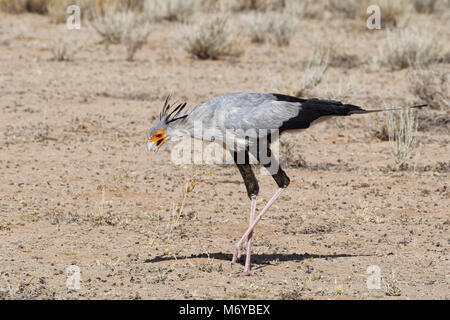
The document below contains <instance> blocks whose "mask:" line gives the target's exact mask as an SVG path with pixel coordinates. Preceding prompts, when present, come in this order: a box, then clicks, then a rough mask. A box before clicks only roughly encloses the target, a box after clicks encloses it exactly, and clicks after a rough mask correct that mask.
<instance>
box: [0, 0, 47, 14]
mask: <svg viewBox="0 0 450 320" xmlns="http://www.w3.org/2000/svg"><path fill="white" fill-rule="evenodd" d="M47 1H48V0H0V9H1V10H2V11H6V12H10V13H22V12H26V11H28V12H36V13H41V14H44V13H46V12H47Z"/></svg>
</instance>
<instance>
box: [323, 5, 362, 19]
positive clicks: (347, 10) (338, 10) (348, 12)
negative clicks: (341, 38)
mask: <svg viewBox="0 0 450 320" xmlns="http://www.w3.org/2000/svg"><path fill="white" fill-rule="evenodd" d="M358 6H359V1H358V0H346V1H342V0H328V1H327V9H328V10H329V11H331V12H332V13H334V14H337V15H339V16H342V17H344V18H347V19H354V18H355V17H356V11H357V10H358Z"/></svg>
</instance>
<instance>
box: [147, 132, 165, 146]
mask: <svg viewBox="0 0 450 320" xmlns="http://www.w3.org/2000/svg"><path fill="white" fill-rule="evenodd" d="M166 139H167V137H165V131H164V130H158V131H156V132H155V134H154V135H153V136H152V137H151V138H149V139H148V142H154V143H156V146H157V147H160V146H161V145H162V144H163V143H164V142H166Z"/></svg>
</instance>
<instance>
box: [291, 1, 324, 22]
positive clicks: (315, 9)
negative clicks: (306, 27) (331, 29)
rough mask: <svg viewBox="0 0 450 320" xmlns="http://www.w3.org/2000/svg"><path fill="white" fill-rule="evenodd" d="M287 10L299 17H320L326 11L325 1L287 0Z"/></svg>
mask: <svg viewBox="0 0 450 320" xmlns="http://www.w3.org/2000/svg"><path fill="white" fill-rule="evenodd" d="M285 8H286V12H289V13H290V14H292V15H294V16H295V17H296V18H298V19H320V18H322V17H323V14H324V12H325V2H324V1H317V0H304V1H298V0H285Z"/></svg>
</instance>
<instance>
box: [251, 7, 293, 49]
mask: <svg viewBox="0 0 450 320" xmlns="http://www.w3.org/2000/svg"><path fill="white" fill-rule="evenodd" d="M295 26H296V21H295V20H294V19H293V18H292V16H290V15H287V14H275V15H274V14H270V15H268V14H267V15H263V14H260V13H256V14H251V15H248V16H247V17H246V29H247V34H248V36H249V38H250V40H251V41H252V42H255V43H264V42H270V43H273V44H275V45H278V46H286V45H289V43H290V41H291V38H292V36H293V34H294V32H295Z"/></svg>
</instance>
